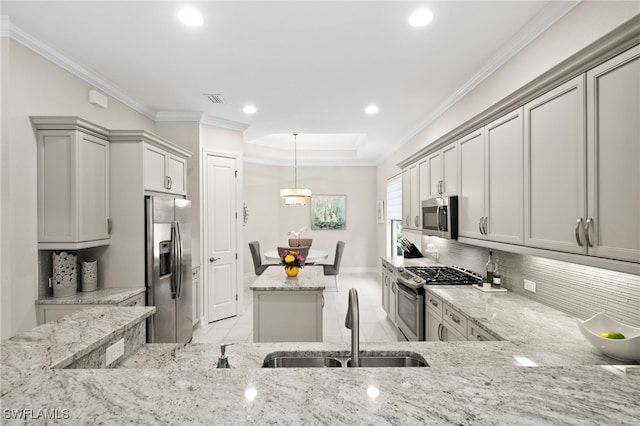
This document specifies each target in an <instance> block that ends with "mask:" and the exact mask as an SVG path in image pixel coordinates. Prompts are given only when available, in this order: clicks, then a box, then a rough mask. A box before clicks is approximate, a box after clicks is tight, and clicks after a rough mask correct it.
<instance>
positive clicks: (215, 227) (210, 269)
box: [204, 155, 238, 322]
mask: <svg viewBox="0 0 640 426" xmlns="http://www.w3.org/2000/svg"><path fill="white" fill-rule="evenodd" d="M235 174H236V160H235V159H234V158H228V157H221V156H216V155H207V157H206V181H205V185H206V188H205V197H206V199H205V209H206V211H205V213H204V218H205V223H204V232H205V240H206V242H205V244H206V247H205V250H206V251H205V253H206V255H205V264H206V268H207V270H206V274H205V277H204V278H205V280H206V292H207V294H206V297H207V320H208V322H212V321H217V320H220V319H223V318H228V317H231V316H235V315H237V313H238V308H237V305H238V279H237V262H238V260H237V247H236V246H237V241H236V217H235V213H236V177H235Z"/></svg>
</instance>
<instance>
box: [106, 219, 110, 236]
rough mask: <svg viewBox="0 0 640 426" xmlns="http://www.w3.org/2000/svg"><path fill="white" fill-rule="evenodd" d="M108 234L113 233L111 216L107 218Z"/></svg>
mask: <svg viewBox="0 0 640 426" xmlns="http://www.w3.org/2000/svg"><path fill="white" fill-rule="evenodd" d="M107 234H109V235H111V218H110V217H108V218H107Z"/></svg>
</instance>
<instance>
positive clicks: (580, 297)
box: [422, 236, 640, 327]
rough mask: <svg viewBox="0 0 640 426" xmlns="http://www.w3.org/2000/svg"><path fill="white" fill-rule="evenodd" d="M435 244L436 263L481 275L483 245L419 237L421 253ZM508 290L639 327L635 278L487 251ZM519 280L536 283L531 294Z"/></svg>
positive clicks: (639, 292) (639, 281)
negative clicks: (437, 254) (495, 261)
mask: <svg viewBox="0 0 640 426" xmlns="http://www.w3.org/2000/svg"><path fill="white" fill-rule="evenodd" d="M428 243H433V244H435V246H436V248H437V249H438V251H439V253H440V260H439V261H440V262H441V263H443V264H446V265H458V266H461V267H463V268H467V269H470V270H472V271H474V272H477V273H479V274H481V275H484V274H485V273H484V271H485V263H486V262H487V259H488V257H489V249H487V248H484V247H475V246H471V245H467V244H463V243H460V242H458V241H454V240H443V239H439V238H433V237H426V236H423V237H422V251H423V252H425V250H426V248H427V244H428ZM493 254H494V256H493V257H494V259H495V260H497V262H498V267H499V270H500V273H501V276H502V285H503V286H505V287H507V288H508V289H509V290H510V291H513V292H514V293H518V294H520V295H522V296H524V297H527V298H529V299H533V300H536V301H538V302H540V303H542V304H545V305H547V306H550V307H552V308H555V309H558V310H559V311H562V312H565V313H567V314H569V315H572V316H575V317H577V318H581V319H587V318H589V317H591V316H593V315H595V314H596V313H597V312H604V313H606V314H607V315H609V316H610V317H612V318H614V319H616V320H618V321H621V322H623V323H625V324H628V325H631V326H635V327H640V276H638V275H632V274H625V273H621V272H615V271H609V270H606V269H600V268H594V267H590V266H584V265H578V264H574V263H568V262H563V261H559V260H553V259H547V258H542V257H538V256H529V255H521V254H514V253H509V252H505V251H498V250H493ZM524 279H527V280H531V281H534V282H535V283H536V293H531V292H529V291H525V290H524Z"/></svg>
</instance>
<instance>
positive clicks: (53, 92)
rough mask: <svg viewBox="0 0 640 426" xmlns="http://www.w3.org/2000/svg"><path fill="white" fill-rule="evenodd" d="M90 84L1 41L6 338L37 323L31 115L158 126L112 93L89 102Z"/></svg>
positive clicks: (2, 261)
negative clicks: (102, 104) (98, 102)
mask: <svg viewBox="0 0 640 426" xmlns="http://www.w3.org/2000/svg"><path fill="white" fill-rule="evenodd" d="M89 89H93V87H91V86H90V85H89V84H88V83H86V82H85V81H83V80H80V79H79V78H77V77H75V76H74V75H72V74H71V73H69V72H67V71H65V70H63V69H62V68H60V67H58V66H57V65H55V64H53V63H51V62H49V61H48V60H46V59H44V58H43V57H42V56H40V55H38V54H36V53H34V52H33V51H32V50H30V49H28V48H26V47H24V46H23V45H21V44H20V43H18V42H16V41H13V40H10V41H9V40H7V38H5V37H3V42H2V102H3V107H4V108H3V113H2V121H3V123H2V128H3V130H2V171H1V173H2V186H1V191H2V197H1V199H2V216H1V220H2V245H3V247H2V257H1V258H0V264H1V271H2V284H1V287H0V288H1V294H0V299H1V300H2V301H1V304H2V334H1V337H2V339H4V338H7V337H10V336H12V335H14V334H16V333H17V332H19V331H22V330H26V329H29V328H32V327H34V326H35V325H36V315H35V305H34V301H35V299H36V298H37V292H38V291H37V288H38V284H37V283H38V260H37V253H38V248H37V199H36V194H37V186H36V175H37V173H36V137H35V133H34V131H33V128H32V127H31V122H30V121H29V116H32V115H75V116H81V117H82V118H85V119H87V120H89V121H92V122H94V123H96V124H99V125H101V126H104V127H106V128H112V129H117V128H129V129H144V130H149V131H154V122H153V121H152V120H150V119H148V118H147V117H145V116H143V115H141V114H139V113H137V112H135V111H133V110H131V109H130V108H128V107H126V106H125V105H123V104H122V103H120V102H118V101H116V100H115V99H113V98H109V108H108V109H101V108H98V107H96V106H93V105H91V104H89V102H88V90H89Z"/></svg>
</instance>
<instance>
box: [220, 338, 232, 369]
mask: <svg viewBox="0 0 640 426" xmlns="http://www.w3.org/2000/svg"><path fill="white" fill-rule="evenodd" d="M231 345H233V343H227V344H224V343H222V344H221V345H220V356H219V357H218V365H217V368H231V366H230V365H229V360H228V359H227V355H226V349H227V346H231Z"/></svg>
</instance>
